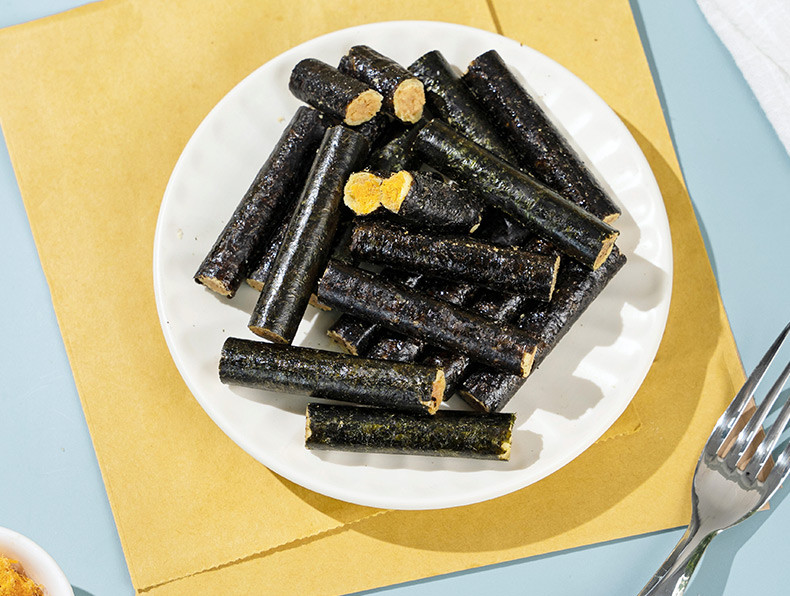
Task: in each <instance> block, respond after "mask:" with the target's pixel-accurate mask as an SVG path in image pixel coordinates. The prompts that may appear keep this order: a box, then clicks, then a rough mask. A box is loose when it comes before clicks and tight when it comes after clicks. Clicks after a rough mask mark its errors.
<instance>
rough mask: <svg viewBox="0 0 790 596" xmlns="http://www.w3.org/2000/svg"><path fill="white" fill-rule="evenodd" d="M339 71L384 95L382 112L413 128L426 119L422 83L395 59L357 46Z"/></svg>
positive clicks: (347, 55)
mask: <svg viewBox="0 0 790 596" xmlns="http://www.w3.org/2000/svg"><path fill="white" fill-rule="evenodd" d="M338 70H340V72H344V73H347V74H350V75H351V76H353V77H355V78H357V79H359V80H360V81H362V82H364V83H367V84H368V85H370V86H371V87H372V88H373V89H375V90H376V91H378V92H379V93H381V95H382V97H383V102H382V108H381V109H382V110H384V111H386V112H387V113H389V114H392V115H393V116H395V117H396V118H397V119H398V120H401V121H403V122H409V123H412V124H413V123H415V122H417V121H418V120H419V119H420V118H421V117H422V109H423V106H424V105H425V91H424V89H423V84H422V81H420V80H419V79H418V78H416V77H415V76H414V75H413V74H412V73H410V72H409V71H408V70H406V68H404V67H403V66H401V65H400V64H398V63H397V62H395V61H394V60H393V59H391V58H388V57H387V56H384V55H382V54H380V53H379V52H377V51H376V50H374V49H372V48H370V47H368V46H363V45H359V46H353V47H352V48H351V49H350V50H349V51H348V53H347V54H346V55H345V56H343V58H341V59H340V64H339V65H338Z"/></svg>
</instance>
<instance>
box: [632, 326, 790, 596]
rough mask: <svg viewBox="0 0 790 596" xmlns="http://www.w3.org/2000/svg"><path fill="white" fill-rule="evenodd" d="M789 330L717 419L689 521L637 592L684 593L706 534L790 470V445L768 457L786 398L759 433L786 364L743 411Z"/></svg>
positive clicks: (747, 510)
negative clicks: (756, 403)
mask: <svg viewBox="0 0 790 596" xmlns="http://www.w3.org/2000/svg"><path fill="white" fill-rule="evenodd" d="M788 333H790V324H788V326H787V327H785V328H784V330H783V331H782V332H781V333H780V334H779V337H777V338H776V340H775V341H774V343H773V345H771V347H770V348H769V349H768V351H767V352H766V353H765V355H764V356H763V358H762V360H760V363H759V364H758V365H757V368H755V369H754V372H752V374H751V375H750V376H749V378H748V379H747V380H746V383H744V385H743V387H741V390H740V391H738V394H737V395H736V396H735V399H733V400H732V403H730V405H729V406H728V407H727V410H726V411H725V412H724V414H722V416H721V418H719V420H718V422H717V423H716V426H715V427H714V429H713V432H712V433H711V435H710V437H709V438H708V441H707V443H705V447H704V448H703V450H702V455H701V456H700V459H699V462H697V469H696V471H695V472H694V483H693V487H692V491H691V506H692V511H691V523H690V524H689V527H688V529H687V530H686V533H685V534H684V535H683V537H682V538H681V539H680V542H678V544H677V546H675V549H674V550H673V551H672V553H671V554H670V555H669V557H667V559H666V561H664V564H663V565H661V567H660V568H659V570H658V571H657V572H656V574H655V575H654V576H653V577H652V578H651V579H650V581H649V582H647V585H646V586H645V587H644V588H643V589H642V591H641V592H639V595H638V596H648V595H649V596H680V595H681V594H683V593H684V592H685V591H686V586H687V585H688V583H689V580H690V579H691V575H692V573H694V569H695V567H696V566H697V563H699V561H700V559H701V558H702V553H703V552H704V551H705V548H706V547H707V546H708V544H710V542H711V540H713V538H714V537H715V536H716V535H717V534H718V533H719V532H721V531H722V530H726V529H727V528H730V527H732V526H734V525H735V524H737V523H738V522H741V521H743V520H744V519H746V518H747V517H749V516H750V515H752V514H753V513H754V512H755V511H757V510H758V509H760V508H761V507H762V506H763V505H765V503H766V502H767V501H768V499H770V498H771V495H773V494H774V493H775V492H776V490H777V489H778V488H779V486H780V485H781V484H782V482H783V481H784V480H785V478H786V477H787V475H788V472H790V445H788V446H787V447H786V448H785V449H784V450H783V451H782V453H781V455H780V456H779V457H778V458H777V460H776V462H775V463H774V462H772V459H771V452H772V451H773V449H774V448H775V447H776V444H777V442H778V441H779V437H780V436H781V434H782V431H783V430H784V428H785V426H786V425H787V423H788V421H790V400H789V401H787V402H785V404H784V406H783V407H782V410H781V412H780V413H779V416H778V417H777V419H776V421H775V422H774V424H773V425H772V426H771V428H770V429H768V430H767V431H766V432H765V433H764V435H763V430H762V425H763V422H764V421H765V417H766V416H767V415H768V413H769V412H770V410H771V408H772V407H773V405H774V403H775V402H776V400H777V398H778V397H779V394H780V392H781V391H782V388H783V387H784V385H785V382H786V381H787V378H788V377H790V364H788V365H787V366H786V367H785V369H784V370H783V371H782V373H781V374H780V375H779V377H778V378H777V380H776V382H775V383H774V385H773V387H771V389H770V390H769V391H768V393H767V394H766V396H765V399H763V401H762V403H761V404H760V406H759V407H758V408H757V409H756V410H754V411H753V413H752V414H751V417H748V416H749V414H748V412H747V410H749V409H751V410H753V403H754V402H753V401H752V397H753V395H754V392H755V389H756V388H757V385H758V384H759V382H760V380H761V379H762V378H763V376H764V375H765V372H766V370H768V368H769V366H770V364H771V362H772V361H773V359H774V357H775V356H776V353H777V352H778V351H779V348H780V347H781V345H782V343H783V342H784V340H785V338H786V337H787V335H788ZM750 406H752V407H751V408H750ZM744 412H746V414H744ZM747 419H748V422H747V421H746V420H747ZM758 442H759V445H757V443H758ZM772 463H773V468H771V464H772Z"/></svg>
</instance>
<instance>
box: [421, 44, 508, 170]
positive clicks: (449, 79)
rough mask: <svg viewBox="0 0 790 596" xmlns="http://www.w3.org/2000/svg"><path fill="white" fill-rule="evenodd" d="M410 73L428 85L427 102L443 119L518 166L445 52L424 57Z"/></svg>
mask: <svg viewBox="0 0 790 596" xmlns="http://www.w3.org/2000/svg"><path fill="white" fill-rule="evenodd" d="M409 70H410V71H412V72H413V73H414V74H415V75H417V76H418V77H419V78H420V80H421V81H422V82H423V84H424V85H425V99H426V102H427V104H428V106H429V107H430V108H431V110H432V111H433V112H435V113H436V115H437V116H438V117H439V118H441V119H442V120H444V121H445V122H447V123H448V124H449V125H450V126H452V127H453V128H454V129H456V130H458V131H459V132H462V133H463V134H464V135H466V136H467V137H468V138H470V139H472V140H473V141H474V142H475V143H477V144H479V145H481V146H482V147H485V148H486V149H488V150H489V151H491V152H492V153H494V154H495V155H498V156H499V157H501V158H502V159H505V160H507V161H509V162H511V163H515V153H513V151H512V150H511V148H510V146H509V145H508V144H507V143H506V142H505V140H504V139H503V138H502V137H501V136H500V134H499V132H498V131H497V130H496V129H495V128H494V126H493V124H492V123H491V121H490V120H489V119H488V116H487V115H486V113H485V112H484V111H483V107H482V106H481V105H480V104H479V103H478V102H477V100H475V98H474V96H473V95H472V93H471V91H469V89H468V88H467V86H466V84H465V83H464V82H463V81H462V80H461V78H460V77H459V76H458V74H457V73H456V72H455V70H454V69H453V67H452V65H451V64H450V63H449V62H448V61H447V59H446V58H445V57H444V55H443V54H442V53H441V52H439V51H438V50H432V51H430V52H428V53H426V54H423V55H422V56H420V57H419V58H418V59H417V60H416V61H415V62H414V63H412V64H411V66H409Z"/></svg>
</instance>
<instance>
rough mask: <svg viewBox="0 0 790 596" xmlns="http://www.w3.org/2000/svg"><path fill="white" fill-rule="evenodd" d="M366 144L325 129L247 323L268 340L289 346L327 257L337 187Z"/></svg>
mask: <svg viewBox="0 0 790 596" xmlns="http://www.w3.org/2000/svg"><path fill="white" fill-rule="evenodd" d="M367 151H368V142H367V140H365V137H363V136H362V135H360V134H357V133H355V132H354V131H353V130H351V129H349V128H346V127H344V126H333V127H331V128H329V129H327V131H326V134H325V135H324V140H323V141H322V142H321V146H320V147H319V148H318V153H317V154H316V157H315V160H314V161H313V165H312V168H311V170H310V173H309V174H308V177H307V182H306V183H305V186H304V189H303V190H302V194H301V196H300V197H299V200H298V201H297V203H296V207H295V210H294V213H293V215H292V216H291V219H290V222H289V224H288V229H287V230H286V232H285V237H284V238H283V241H282V244H281V245H280V250H279V252H278V253H277V257H276V258H275V260H274V263H272V266H271V269H270V270H269V274H268V276H267V281H266V283H265V284H264V285H263V289H262V290H261V295H260V296H259V297H258V302H257V304H256V305H255V308H254V310H253V312H252V316H251V317H250V321H249V324H248V326H249V328H250V330H251V331H252V332H253V333H255V334H256V335H260V336H261V337H264V338H266V339H268V340H270V341H276V342H279V343H291V341H292V340H293V338H294V336H295V335H296V331H297V329H298V327H299V323H300V322H301V319H302V315H303V314H304V311H305V309H306V308H307V304H308V302H309V300H310V295H311V294H312V292H313V290H314V288H315V284H316V281H317V280H318V278H319V276H320V275H321V272H322V270H323V268H324V265H325V264H326V261H327V259H328V258H329V256H330V253H331V250H332V242H333V239H334V236H335V232H336V231H337V225H338V221H339V218H340V207H341V205H340V203H341V201H342V200H343V184H344V183H345V180H346V178H347V177H348V175H349V174H350V173H351V172H352V171H354V169H355V168H356V166H357V164H358V163H359V162H360V161H361V160H362V159H364V158H365V157H366V154H367Z"/></svg>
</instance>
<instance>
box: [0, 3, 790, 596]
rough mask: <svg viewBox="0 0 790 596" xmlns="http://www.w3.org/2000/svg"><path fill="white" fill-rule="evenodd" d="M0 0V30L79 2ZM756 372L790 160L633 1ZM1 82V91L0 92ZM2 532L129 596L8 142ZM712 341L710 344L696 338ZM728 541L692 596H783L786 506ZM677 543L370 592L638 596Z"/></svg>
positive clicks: (706, 48)
mask: <svg viewBox="0 0 790 596" xmlns="http://www.w3.org/2000/svg"><path fill="white" fill-rule="evenodd" d="M84 3H85V2H81V1H79V0H33V1H31V0H0V26H3V27H4V26H8V25H13V24H16V23H21V22H24V21H28V20H32V19H36V18H39V17H42V16H45V15H48V14H53V13H56V12H59V11H62V10H66V9H69V8H72V7H74V6H77V5H79V4H84ZM632 7H633V10H634V14H635V16H636V21H637V25H638V27H639V31H640V34H641V36H642V41H643V43H644V45H645V48H646V52H647V56H648V59H649V61H650V66H651V69H652V71H653V75H654V78H655V80H656V85H657V88H658V92H659V95H660V97H661V101H662V105H663V108H664V112H665V115H666V118H667V122H668V123H669V128H670V132H671V133H672V138H673V141H674V143H675V148H676V150H677V153H678V156H679V159H680V163H681V166H682V169H683V175H684V176H685V179H686V183H687V186H688V189H689V192H690V195H691V199H692V201H693V204H694V208H695V210H696V213H697V217H698V219H699V224H700V228H701V230H702V233H703V235H704V238H705V242H706V244H707V248H708V251H709V254H710V259H711V263H712V265H713V269H714V272H715V274H716V278H717V280H718V284H719V288H720V290H721V294H722V297H723V300H724V304H725V307H726V309H727V313H728V316H729V319H730V323H731V325H732V329H733V332H734V334H735V339H736V342H737V345H738V349H739V352H740V354H741V358H742V360H743V363H744V366H745V368H746V369H747V370H750V369H751V368H752V367H753V366H754V365H755V364H756V362H757V361H758V359H759V357H760V355H761V354H762V352H763V351H764V349H765V347H766V346H767V344H768V343H769V342H770V340H771V339H772V338H773V337H774V336H775V335H776V333H777V332H778V331H779V329H780V328H781V327H782V326H783V325H784V324H785V323H786V322H787V321H790V303H788V296H790V275H788V263H790V233H789V232H788V222H790V158H789V157H788V155H787V153H786V152H785V150H784V148H783V147H782V145H781V144H780V142H779V140H778V138H777V137H776V135H775V133H774V131H773V129H772V128H771V126H770V124H769V123H768V121H767V120H766V119H765V117H764V115H763V113H762V112H761V110H760V108H759V106H758V104H757V102H756V100H755V99H754V96H753V95H752V93H751V91H750V89H749V88H748V86H747V85H746V83H745V81H744V79H743V77H742V75H741V74H740V72H739V71H738V69H737V68H736V66H735V64H734V62H733V61H732V58H731V57H730V55H729V54H728V53H727V51H726V49H725V48H724V46H722V45H721V43H720V41H719V40H718V38H717V37H716V36H715V35H714V33H713V31H712V30H711V29H710V28H709V27H708V25H707V23H706V22H705V20H704V18H703V16H702V14H701V13H700V11H699V9H698V8H697V5H696V3H695V2H694V0H665V1H662V2H658V1H655V0H632ZM0 84H2V81H0ZM0 255H2V263H3V279H4V281H5V283H4V287H3V291H2V292H1V293H0V412H2V414H0V457H2V459H3V464H2V467H1V468H0V526H5V527H9V528H12V529H14V530H16V531H18V532H21V533H22V534H25V535H26V536H28V537H30V538H32V539H33V540H35V541H36V542H38V543H39V544H40V545H42V546H43V547H44V548H45V549H46V550H47V551H48V552H49V553H50V554H51V555H52V556H53V557H54V558H55V559H56V560H57V561H58V563H59V564H60V566H61V567H62V568H63V570H64V571H65V573H66V575H67V576H68V577H69V579H70V581H71V583H72V585H73V586H74V588H75V593H76V594H77V596H86V595H93V596H104V595H125V594H131V593H133V589H132V586H131V582H130V580H129V574H128V571H127V569H126V564H125V561H124V558H123V553H122V551H121V546H120V542H119V539H118V534H117V532H116V529H115V525H114V522H113V519H112V514H111V511H110V507H109V503H108V501H107V496H106V493H105V490H104V485H103V484H102V480H101V476H100V472H99V467H98V464H97V462H96V457H95V454H94V451H93V447H92V445H91V441H90V436H89V434H88V430H87V427H86V424H85V419H84V416H83V413H82V409H81V407H80V403H79V398H78V395H77V392H76V389H75V387H74V380H73V378H72V374H71V369H70V368H69V363H68V360H67V358H66V354H65V351H64V348H63V342H62V339H61V336H60V333H59V330H58V326H57V322H56V319H55V316H54V313H53V309H52V303H51V299H50V295H49V290H48V287H47V283H46V280H45V279H44V276H43V273H42V271H41V265H40V263H39V260H38V255H37V253H36V248H35V246H34V244H33V239H32V236H31V233H30V227H29V224H28V221H27V217H26V215H25V210H24V207H23V205H22V200H21V197H20V195H19V189H18V187H17V183H16V179H15V177H14V172H13V170H12V167H11V163H10V161H9V158H8V153H7V149H6V147H5V143H2V144H0ZM700 332H701V333H704V330H700ZM787 492H790V491H785V493H780V494H779V495H778V496H777V497H776V498H775V499H774V500H773V509H772V511H771V513H770V514H764V513H760V514H758V515H756V516H755V517H752V518H751V519H749V520H747V521H746V522H745V523H742V524H740V525H739V526H738V527H736V528H735V529H733V530H730V531H728V532H725V533H724V534H722V535H720V536H719V537H718V538H717V539H716V540H715V541H714V542H713V544H712V545H711V547H710V548H709V549H708V551H707V554H706V555H705V559H704V560H703V563H702V565H701V567H700V568H699V569H698V571H697V575H696V576H695V578H694V580H693V581H692V583H691V585H690V587H689V590H688V592H687V593H688V594H694V595H715V594H725V595H727V596H744V595H748V594H756V593H759V594H762V595H763V596H780V595H786V594H788V593H790V564H788V558H787V554H788V553H790V538H788V537H790V505H786V504H785V503H784V502H783V501H784V500H785V496H786V493H787ZM681 534H682V530H680V529H676V530H668V531H664V532H659V533H655V534H650V535H646V536H639V537H633V538H628V539H623V540H618V541H614V542H610V543H606V544H600V545H594V546H588V547H583V548H577V549H573V550H569V551H563V552H560V553H556V554H550V555H545V556H539V557H533V558H529V559H523V560H518V561H514V562H511V563H505V564H501V565H495V566H490V567H485V568H482V569H478V570H474V571H467V572H460V573H455V574H451V575H447V576H441V577H438V578H433V579H427V580H423V581H418V582H411V583H408V584H401V585H397V586H392V587H388V588H382V589H379V590H372V591H370V592H366V594H388V595H391V596H423V595H432V596H441V595H444V594H448V595H449V594H452V595H454V596H462V595H467V594H468V595H473V594H474V595H477V594H494V593H500V594H505V593H507V594H536V595H537V594H540V595H569V594H585V595H587V596H596V595H601V596H619V595H624V596H627V595H629V594H636V593H637V592H638V591H639V590H640V589H641V587H642V586H643V585H644V583H645V581H646V580H647V579H648V578H649V577H650V576H651V575H652V573H653V572H654V571H655V569H656V568H657V566H658V565H659V564H660V563H661V562H662V561H663V559H664V557H665V556H666V555H667V554H668V552H669V551H670V550H671V548H672V547H673V546H674V544H675V542H676V541H677V540H678V539H679V538H680V536H681Z"/></svg>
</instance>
